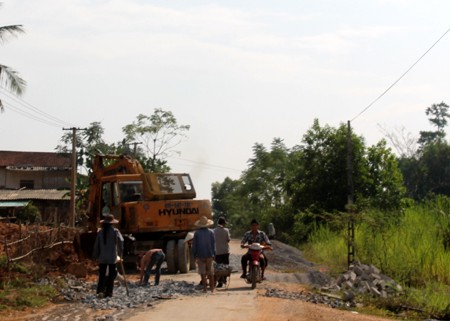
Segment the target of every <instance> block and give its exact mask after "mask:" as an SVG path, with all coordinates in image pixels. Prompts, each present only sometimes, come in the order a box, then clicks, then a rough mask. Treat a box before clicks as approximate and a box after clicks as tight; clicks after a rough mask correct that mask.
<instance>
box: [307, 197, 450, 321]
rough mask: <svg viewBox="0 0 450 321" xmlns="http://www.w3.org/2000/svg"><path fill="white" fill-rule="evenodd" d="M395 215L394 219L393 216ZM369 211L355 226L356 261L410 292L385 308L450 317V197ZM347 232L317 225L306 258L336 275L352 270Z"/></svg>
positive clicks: (386, 302)
mask: <svg viewBox="0 0 450 321" xmlns="http://www.w3.org/2000/svg"><path fill="white" fill-rule="evenodd" d="M387 214H390V215H387ZM392 214H394V213H380V212H378V211H368V212H365V213H364V214H362V216H361V217H360V218H359V222H358V223H357V224H356V228H355V241H356V244H355V248H356V257H357V258H358V260H359V261H361V262H365V263H370V264H373V265H375V266H377V267H379V268H380V269H381V270H382V271H383V273H384V274H386V275H389V276H390V277H392V278H393V279H395V280H396V281H397V282H399V283H401V284H403V285H404V288H405V294H404V295H403V296H401V297H398V298H394V299H390V300H389V301H383V300H380V301H379V302H376V301H373V300H371V301H370V302H371V304H373V305H377V306H378V307H381V308H386V309H390V310H394V311H396V312H398V311H402V310H409V311H415V312H416V313H418V314H419V315H422V316H423V315H427V316H433V317H435V318H439V319H449V318H450V310H449V309H450V296H449V292H450V286H449V285H450V251H449V249H448V246H449V244H450V243H449V241H450V240H449V232H450V198H448V197H445V196H438V197H434V198H430V199H427V200H426V201H424V202H421V203H419V204H413V205H411V206H410V207H408V208H406V209H405V210H404V212H403V213H395V214H396V216H395V219H390V217H392V216H393V215H392ZM346 240H347V231H346V230H344V229H341V230H333V228H331V227H330V226H326V225H322V226H320V227H317V228H316V229H315V230H314V231H313V232H312V233H311V234H310V237H309V241H308V242H307V243H306V244H305V245H304V249H305V253H306V255H307V256H308V257H309V258H310V259H311V260H314V261H315V262H320V263H322V264H327V265H328V266H330V267H331V268H332V271H333V272H334V273H336V274H337V273H339V272H342V271H344V270H346V269H347V260H346V256H345V253H347V241H346Z"/></svg>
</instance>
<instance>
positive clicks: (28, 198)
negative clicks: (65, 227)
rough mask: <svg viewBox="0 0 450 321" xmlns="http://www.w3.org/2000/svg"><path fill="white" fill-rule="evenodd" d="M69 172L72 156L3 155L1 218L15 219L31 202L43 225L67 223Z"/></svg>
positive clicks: (0, 154)
mask: <svg viewBox="0 0 450 321" xmlns="http://www.w3.org/2000/svg"><path fill="white" fill-rule="evenodd" d="M70 172H71V160H70V154H60V153H50V152H19V151H0V216H14V213H15V212H16V211H17V210H20V208H22V207H24V206H26V205H27V204H29V203H30V202H31V203H32V204H33V205H35V206H37V207H38V208H39V210H40V212H41V217H42V220H43V221H46V222H54V223H58V222H64V221H65V220H66V218H67V213H68V211H69V203H70V182H69V178H70Z"/></svg>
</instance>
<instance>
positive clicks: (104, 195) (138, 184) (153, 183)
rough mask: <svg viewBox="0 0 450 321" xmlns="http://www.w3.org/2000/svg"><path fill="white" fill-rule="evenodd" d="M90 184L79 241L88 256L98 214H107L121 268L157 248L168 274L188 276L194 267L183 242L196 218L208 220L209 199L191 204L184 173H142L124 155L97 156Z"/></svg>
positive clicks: (189, 182) (190, 187)
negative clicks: (118, 239)
mask: <svg viewBox="0 0 450 321" xmlns="http://www.w3.org/2000/svg"><path fill="white" fill-rule="evenodd" d="M89 179H90V188H89V205H88V210H87V214H88V227H87V231H86V233H82V234H81V235H80V237H79V244H80V248H81V249H82V251H83V252H84V253H85V254H87V256H88V255H89V254H90V253H89V251H90V247H89V245H91V246H92V244H93V241H92V240H93V239H94V237H95V235H96V233H97V228H98V225H99V221H100V220H101V219H102V214H103V213H106V212H108V213H111V214H113V215H114V216H115V218H116V219H118V220H119V223H118V224H117V228H118V229H119V230H120V232H121V233H122V235H123V236H124V238H125V250H124V258H123V259H124V262H125V263H127V262H132V263H134V262H135V261H136V257H137V256H138V255H139V254H140V253H143V252H145V251H147V250H149V249H151V248H161V249H163V250H164V252H165V254H166V261H167V269H168V272H169V273H171V274H174V273H177V272H178V271H179V272H180V273H187V272H188V271H189V270H190V268H193V267H194V266H195V265H194V262H193V259H192V254H191V253H190V249H189V246H188V245H187V244H185V242H184V238H185V237H186V235H187V233H188V232H191V231H193V230H194V229H195V226H194V223H195V222H196V221H197V220H198V219H200V217H202V216H206V217H207V218H210V219H211V217H212V214H211V203H210V201H209V200H196V199H195V197H196V192H195V189H194V185H193V184H192V180H191V178H190V176H189V174H185V173H184V174H173V173H147V172H145V171H144V169H143V168H142V166H141V164H140V163H139V161H138V160H136V159H135V158H133V157H131V156H129V155H96V156H95V157H94V159H93V171H92V174H91V176H90V178H89Z"/></svg>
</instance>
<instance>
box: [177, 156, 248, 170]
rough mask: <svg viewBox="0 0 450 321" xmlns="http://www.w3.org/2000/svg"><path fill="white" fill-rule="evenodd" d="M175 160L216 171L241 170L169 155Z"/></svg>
mask: <svg viewBox="0 0 450 321" xmlns="http://www.w3.org/2000/svg"><path fill="white" fill-rule="evenodd" d="M169 158H172V159H175V160H180V161H184V162H188V163H191V164H193V165H196V166H199V167H203V168H206V169H210V170H217V171H224V170H225V171H232V172H239V173H241V172H242V170H241V169H236V168H231V167H225V166H221V165H213V164H208V163H204V162H199V161H194V160H191V159H185V158H180V157H169ZM175 165H179V166H184V165H186V164H179V163H178V164H176V163H175Z"/></svg>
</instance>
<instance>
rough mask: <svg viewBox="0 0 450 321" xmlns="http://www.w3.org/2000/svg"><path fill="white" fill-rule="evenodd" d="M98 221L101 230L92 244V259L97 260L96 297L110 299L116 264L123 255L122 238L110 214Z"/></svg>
mask: <svg viewBox="0 0 450 321" xmlns="http://www.w3.org/2000/svg"><path fill="white" fill-rule="evenodd" d="M103 217H104V219H103V220H101V221H100V223H101V224H102V228H101V230H100V231H99V232H98V233H97V238H96V239H95V243H94V253H93V257H94V259H97V260H98V263H99V269H98V283H97V296H98V297H99V298H104V297H112V295H113V288H114V279H115V278H116V276H117V269H116V262H117V260H118V257H121V256H122V253H123V237H122V234H120V232H119V230H118V229H116V228H114V227H113V226H112V224H116V223H118V222H119V221H118V220H116V219H115V218H114V215H112V214H110V213H106V214H103Z"/></svg>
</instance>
